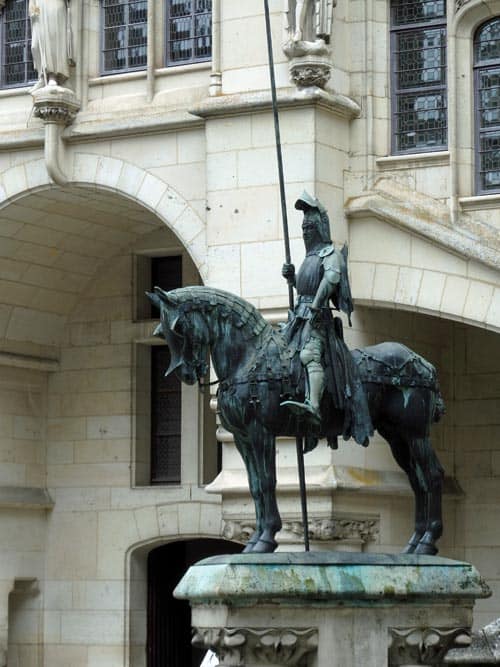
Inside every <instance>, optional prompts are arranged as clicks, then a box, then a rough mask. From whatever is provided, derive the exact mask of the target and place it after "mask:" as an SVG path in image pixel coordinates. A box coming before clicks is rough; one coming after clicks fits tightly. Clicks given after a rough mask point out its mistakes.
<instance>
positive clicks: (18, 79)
mask: <svg viewBox="0 0 500 667" xmlns="http://www.w3.org/2000/svg"><path fill="white" fill-rule="evenodd" d="M0 22H1V26H0V34H1V41H2V44H1V49H0V61H1V62H0V71H1V74H0V86H1V87H2V88H14V87H17V86H27V85H29V84H30V83H33V82H35V81H36V80H37V78H38V77H37V74H36V72H35V70H34V68H33V57H32V55H31V21H30V17H29V12H28V0H7V2H6V3H5V7H4V9H3V10H2V13H1V20H0Z"/></svg>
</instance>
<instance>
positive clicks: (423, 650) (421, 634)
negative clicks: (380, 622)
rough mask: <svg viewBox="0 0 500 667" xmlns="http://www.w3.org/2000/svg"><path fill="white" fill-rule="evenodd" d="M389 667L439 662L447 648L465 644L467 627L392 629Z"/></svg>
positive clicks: (467, 636) (469, 637)
mask: <svg viewBox="0 0 500 667" xmlns="http://www.w3.org/2000/svg"><path fill="white" fill-rule="evenodd" d="M389 633H390V640H391V641H390V646H389V667H402V666H403V665H442V664H443V660H444V659H445V657H446V654H447V653H448V651H450V650H451V649H454V648H460V647H464V646H468V645H469V644H470V642H471V635H470V631H469V630H468V629H467V628H454V629H452V630H449V629H440V628H391V629H390V631H389Z"/></svg>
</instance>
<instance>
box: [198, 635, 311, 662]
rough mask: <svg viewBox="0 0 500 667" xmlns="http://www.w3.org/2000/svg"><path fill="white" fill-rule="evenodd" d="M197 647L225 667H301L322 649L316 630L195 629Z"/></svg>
mask: <svg viewBox="0 0 500 667" xmlns="http://www.w3.org/2000/svg"><path fill="white" fill-rule="evenodd" d="M192 643H193V644H194V646H198V647H200V648H205V649H210V650H212V651H213V652H214V653H215V654H216V655H217V658H218V659H219V664H220V665H221V667H222V666H224V667H243V665H245V666H247V665H252V664H255V665H291V666H292V667H293V666H294V665H299V663H300V662H301V660H302V659H303V658H304V656H305V655H307V654H308V653H310V652H312V651H315V650H316V648H317V646H318V633H317V631H316V630H314V629H307V630H287V629H283V628H269V629H266V630H261V629H254V628H231V629H227V628H195V629H194V636H193V641H192Z"/></svg>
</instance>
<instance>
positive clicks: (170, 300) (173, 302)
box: [154, 287, 179, 306]
mask: <svg viewBox="0 0 500 667" xmlns="http://www.w3.org/2000/svg"><path fill="white" fill-rule="evenodd" d="M154 291H155V294H156V295H157V296H158V297H159V298H160V299H161V301H163V302H164V303H167V304H168V305H169V306H178V305H179V302H178V300H177V299H176V298H175V297H174V296H173V294H172V293H171V292H165V290H163V289H162V288H161V287H155V288H154Z"/></svg>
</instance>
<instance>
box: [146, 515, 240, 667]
mask: <svg viewBox="0 0 500 667" xmlns="http://www.w3.org/2000/svg"><path fill="white" fill-rule="evenodd" d="M187 511H189V510H187ZM242 548H243V547H242V545H241V544H235V543H234V542H228V541H226V540H216V539H197V540H186V541H183V542H172V543H170V544H166V545H164V546H161V547H158V548H156V549H154V550H153V551H151V552H150V553H149V556H148V604H147V640H146V654H147V667H200V665H201V663H202V661H203V658H204V655H205V651H204V650H201V649H197V648H195V647H193V646H191V609H190V607H189V602H188V601H187V600H176V599H175V598H174V597H173V595H172V593H173V590H174V588H175V587H176V586H177V584H178V583H179V581H180V580H181V578H182V577H183V575H184V574H185V572H186V571H187V570H188V568H189V567H190V566H191V565H193V564H194V563H196V562H197V561H199V560H201V559H203V558H208V557H209V556H216V555H218V554H229V553H239V552H240V551H241V550H242Z"/></svg>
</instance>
